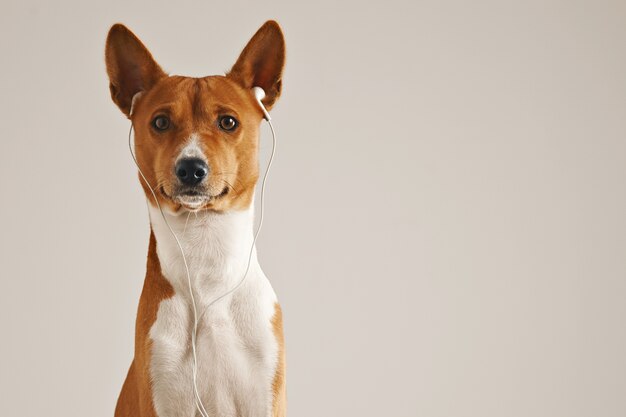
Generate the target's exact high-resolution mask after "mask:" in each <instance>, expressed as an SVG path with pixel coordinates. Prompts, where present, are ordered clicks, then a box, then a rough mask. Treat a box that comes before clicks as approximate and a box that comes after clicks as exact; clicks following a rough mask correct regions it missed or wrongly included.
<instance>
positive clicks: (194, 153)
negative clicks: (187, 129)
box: [176, 133, 206, 161]
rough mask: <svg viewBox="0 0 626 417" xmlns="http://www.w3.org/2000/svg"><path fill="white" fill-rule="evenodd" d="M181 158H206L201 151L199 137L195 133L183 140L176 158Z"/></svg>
mask: <svg viewBox="0 0 626 417" xmlns="http://www.w3.org/2000/svg"><path fill="white" fill-rule="evenodd" d="M183 158H200V159H203V160H206V157H205V156H204V152H202V149H201V148H200V137H199V136H198V134H197V133H192V134H191V135H189V138H188V139H187V140H186V141H185V146H184V147H183V149H182V150H181V151H180V154H179V155H178V158H176V160H177V161H178V160H180V159H183Z"/></svg>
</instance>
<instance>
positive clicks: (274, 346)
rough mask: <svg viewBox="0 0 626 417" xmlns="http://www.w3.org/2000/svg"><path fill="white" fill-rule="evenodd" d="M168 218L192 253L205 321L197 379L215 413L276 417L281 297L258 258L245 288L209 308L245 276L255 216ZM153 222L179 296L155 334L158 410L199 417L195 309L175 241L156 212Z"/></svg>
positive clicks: (161, 312)
mask: <svg viewBox="0 0 626 417" xmlns="http://www.w3.org/2000/svg"><path fill="white" fill-rule="evenodd" d="M166 216H168V222H169V223H170V225H171V226H172V228H173V229H174V232H175V233H176V235H177V236H178V237H179V240H180V242H181V244H182V246H183V250H184V251H185V255H186V258H187V263H188V266H189V271H190V275H191V281H192V287H193V289H194V295H195V298H196V304H197V307H198V308H197V309H198V314H199V315H200V316H201V317H200V321H199V324H198V336H197V343H196V345H197V357H198V377H197V380H198V389H199V392H200V396H201V398H202V402H203V404H204V406H205V407H206V410H207V412H208V414H209V415H210V416H211V417H227V416H228V417H231V416H232V417H267V416H269V415H271V405H272V380H273V377H274V373H275V370H276V364H277V360H278V358H277V356H278V343H277V341H276V339H275V337H274V333H273V329H272V324H271V320H272V317H273V315H274V312H275V303H276V295H275V294H274V291H273V290H272V287H271V285H270V283H269V281H268V280H267V278H266V277H265V275H264V274H263V272H262V271H261V268H260V267H259V265H258V262H257V259H256V254H253V257H252V261H251V265H250V271H249V272H248V275H247V278H246V281H245V282H244V284H243V285H242V286H241V287H239V288H238V289H237V291H235V292H234V293H233V294H231V295H228V296H226V297H225V298H223V299H221V300H219V301H218V302H217V303H215V304H214V305H212V306H211V307H210V308H209V309H206V306H207V305H208V304H209V303H211V302H212V301H213V300H214V299H215V298H217V297H219V296H220V295H222V294H224V293H225V292H226V291H228V290H229V289H230V288H232V287H233V286H234V285H236V284H237V283H238V282H239V281H240V280H241V278H242V277H243V274H244V272H245V269H246V266H247V263H248V256H249V253H250V245H251V244H252V225H253V216H252V212H251V210H248V211H241V212H232V213H227V214H216V213H200V214H198V216H197V217H196V216H195V215H194V214H192V215H191V216H189V217H188V216H187V214H183V215H181V216H171V215H169V214H166ZM150 217H151V223H152V229H153V232H154V234H155V237H156V241H157V254H158V257H159V261H160V264H161V269H162V272H163V275H164V277H165V278H166V279H167V280H168V281H169V282H170V283H171V284H172V287H173V288H174V292H175V295H174V296H173V297H172V298H170V299H167V300H165V301H162V302H161V304H160V306H159V309H158V313H157V319H156V321H155V323H154V325H153V326H152V328H151V330H150V339H151V342H152V346H151V352H152V358H151V366H150V372H151V377H152V388H153V400H154V405H155V409H156V412H157V414H158V415H159V417H174V416H180V417H192V416H196V415H199V414H198V413H197V412H196V407H195V404H194V394H193V382H192V381H193V379H192V363H193V362H192V355H191V338H190V334H191V329H192V326H193V310H192V308H191V300H190V295H189V286H188V281H187V273H186V270H185V268H184V264H183V261H182V257H181V254H180V250H179V248H178V246H177V245H176V241H175V240H174V238H173V236H172V235H171V234H170V231H169V229H168V228H167V226H166V225H165V223H164V221H163V219H162V218H161V214H160V213H159V212H158V210H157V209H155V208H154V207H152V206H150Z"/></svg>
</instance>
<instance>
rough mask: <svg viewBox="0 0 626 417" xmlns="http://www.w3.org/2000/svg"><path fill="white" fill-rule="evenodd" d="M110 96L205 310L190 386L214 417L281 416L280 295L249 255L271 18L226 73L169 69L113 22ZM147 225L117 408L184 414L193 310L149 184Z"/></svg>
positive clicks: (278, 73) (191, 410)
mask: <svg viewBox="0 0 626 417" xmlns="http://www.w3.org/2000/svg"><path fill="white" fill-rule="evenodd" d="M105 59H106V67H107V72H108V75H109V80H110V90H111V97H112V98H113V101H114V102H115V104H117V106H118V107H119V108H120V110H122V112H123V113H124V114H125V115H126V116H127V117H128V118H129V119H130V120H131V122H132V124H133V126H134V131H135V153H136V158H137V162H138V164H139V167H140V168H141V171H142V172H143V173H144V175H145V176H146V179H147V181H148V182H149V183H150V185H151V186H152V187H153V188H154V190H155V191H156V194H157V196H158V199H159V202H160V204H161V206H162V207H163V208H164V212H165V216H166V217H167V220H168V223H169V224H170V225H171V227H172V228H173V230H174V232H175V233H176V235H177V236H178V237H179V238H180V242H181V245H182V247H183V249H184V252H185V254H186V258H187V263H188V265H189V270H190V276H191V283H192V287H193V291H194V294H195V300H196V304H197V306H198V312H199V314H200V313H202V312H204V314H202V316H201V317H200V321H199V324H198V328H197V332H198V333H197V343H196V345H197V354H198V376H197V386H198V389H199V394H200V397H201V399H202V402H203V404H204V406H205V407H206V411H207V412H208V414H209V416H211V417H214V416H215V417H222V416H229V417H230V416H233V417H235V416H237V417H268V416H284V415H285V350H284V343H283V332H282V315H281V310H280V307H279V305H278V303H277V300H276V295H275V293H274V291H273V289H272V287H271V285H270V283H269V281H268V280H267V278H266V277H265V275H264V274H263V271H262V270H261V268H260V266H259V264H258V261H257V258H256V254H253V256H252V260H251V264H250V270H249V272H248V275H247V278H246V280H245V282H244V283H243V284H242V285H241V286H240V287H239V288H238V289H237V291H235V292H234V293H232V294H230V295H228V296H227V297H225V298H223V299H221V300H220V301H219V302H218V303H216V304H214V305H212V306H211V307H210V308H209V309H208V310H206V311H204V310H205V307H206V306H207V304H208V303H210V302H211V301H213V300H214V299H215V298H217V297H218V296H220V295H222V294H224V293H226V292H227V291H228V290H229V289H231V288H232V287H233V286H234V285H236V284H237V283H238V282H239V281H240V280H241V278H242V276H243V274H244V272H245V270H246V267H247V265H248V259H249V253H250V248H251V246H252V244H253V206H254V205H253V198H254V188H255V184H256V182H257V179H258V176H259V166H258V165H259V164H258V149H259V126H260V123H261V121H262V118H263V112H262V110H261V108H260V106H259V105H258V103H257V102H256V100H255V97H254V95H253V92H252V88H253V87H255V86H258V87H261V88H263V90H265V93H266V95H265V98H264V99H263V104H264V105H265V107H266V108H267V109H268V110H269V109H270V108H271V107H272V106H273V105H274V103H275V102H276V100H277V99H278V97H279V96H280V93H281V81H282V71H283V66H284V60H285V42H284V38H283V34H282V32H281V29H280V27H279V26H278V24H277V23H276V22H274V21H268V22H266V23H265V24H264V25H263V26H262V27H261V28H260V29H259V30H258V31H257V33H256V34H255V35H254V36H253V37H252V39H251V40H250V42H249V43H248V44H247V46H246V47H245V48H244V50H243V52H242V53H241V55H240V56H239V59H238V60H237V62H236V63H235V65H234V66H233V68H232V69H231V70H230V72H229V73H228V74H226V75H225V76H221V75H217V76H209V77H204V78H191V77H183V76H169V75H168V74H166V73H165V72H164V71H163V70H162V69H161V67H160V66H159V65H158V64H157V63H156V62H155V60H154V59H153V58H152V55H151V54H150V52H149V51H148V50H147V49H146V47H145V46H144V45H143V44H142V43H141V41H140V40H139V39H138V38H137V37H136V36H135V35H134V34H133V33H132V32H131V31H130V30H128V29H127V28H126V27H125V26H123V25H120V24H116V25H114V26H113V27H112V28H111V30H110V31H109V34H108V37H107V41H106V53H105ZM141 184H142V187H143V189H144V192H145V193H146V196H147V199H148V202H149V204H148V207H149V214H150V224H151V235H150V245H149V249H148V261H147V271H146V277H145V282H144V286H143V291H142V293H141V298H140V300H139V308H138V313H137V321H136V333H135V356H134V359H133V362H132V363H131V365H130V369H129V371H128V376H127V377H126V381H125V382H124V385H123V387H122V391H121V394H120V397H119V399H118V402H117V407H116V410H115V416H116V417H149V416H150V417H152V416H159V417H174V416H181V417H191V416H196V415H199V414H198V413H197V411H196V405H195V402H194V389H193V382H192V381H193V379H192V352H191V339H190V338H191V336H190V335H191V330H192V326H193V312H192V307H191V305H192V304H191V300H190V292H189V286H188V282H187V274H186V271H185V267H184V263H183V258H182V256H181V253H180V251H179V248H178V246H177V245H176V242H175V240H174V238H173V236H172V235H171V234H170V232H169V230H168V228H167V224H166V223H165V221H164V219H163V217H162V216H161V214H160V212H159V211H158V208H157V207H156V205H155V202H154V199H153V197H152V194H151V193H150V190H149V189H148V187H147V186H146V184H145V183H144V182H143V181H141Z"/></svg>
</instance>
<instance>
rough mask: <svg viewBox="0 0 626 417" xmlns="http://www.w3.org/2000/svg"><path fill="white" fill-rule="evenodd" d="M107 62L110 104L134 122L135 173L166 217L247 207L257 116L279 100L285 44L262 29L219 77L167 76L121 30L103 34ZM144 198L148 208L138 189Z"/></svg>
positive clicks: (272, 26)
mask: <svg viewBox="0 0 626 417" xmlns="http://www.w3.org/2000/svg"><path fill="white" fill-rule="evenodd" d="M105 60H106V67H107V72H108V74H109V80H110V84H109V88H110V90H111V97H112V98H113V101H114V102H115V104H117V106H118V107H119V108H120V110H122V112H123V113H124V114H125V115H126V116H127V117H128V118H129V119H130V120H131V121H132V124H133V129H134V131H135V153H136V157H137V162H138V164H139V166H140V168H141V171H142V172H143V173H144V175H145V176H146V179H147V180H148V182H149V183H150V185H151V186H152V187H153V188H154V191H155V192H156V194H157V197H158V198H159V202H160V204H161V205H163V206H164V207H166V208H167V209H169V211H171V212H182V211H185V210H189V211H196V210H203V209H209V210H215V211H226V210H230V209H242V208H246V207H248V206H249V205H250V204H251V202H252V198H253V194H254V186H255V184H256V181H257V179H258V176H259V174H258V158H257V154H258V139H259V125H260V122H261V120H262V118H263V112H262V110H261V108H260V106H259V105H258V103H257V101H256V99H255V97H254V93H253V91H252V88H253V87H255V86H258V87H261V88H262V89H263V90H264V91H265V98H264V99H263V104H264V105H265V107H266V108H267V109H268V110H269V109H271V107H272V106H273V105H274V104H275V102H276V100H277V99H278V97H279V96H280V93H281V81H282V70H283V66H284V61H285V41H284V38H283V34H282V32H281V30H280V27H279V26H278V24H277V23H276V22H274V21H268V22H266V23H265V24H264V25H263V26H262V27H261V28H260V29H259V30H258V31H257V33H256V34H255V35H254V36H253V37H252V39H251V40H250V42H248V44H247V45H246V47H245V48H244V50H243V52H242V53H241V55H240V56H239V59H238V60H237V62H236V63H235V65H234V66H233V67H232V69H231V70H230V72H228V74H226V75H225V76H220V75H216V76H209V77H204V78H191V77H183V76H169V75H167V74H166V73H165V72H164V71H163V70H162V69H161V67H160V66H159V64H157V63H156V61H155V60H154V59H153V58H152V55H151V54H150V52H149V51H148V50H147V49H146V47H145V46H144V45H143V44H142V43H141V41H140V40H139V39H138V38H137V37H136V36H135V35H134V34H133V33H132V32H131V31H130V30H128V29H127V28H126V27H125V26H123V25H120V24H116V25H114V26H113V27H112V28H111V30H110V31H109V35H108V37H107V41H106V52H105ZM142 186H143V187H144V191H145V192H146V194H147V195H148V198H149V200H152V199H153V198H152V195H151V193H150V191H149V189H148V188H147V187H146V185H145V184H144V183H143V181H142Z"/></svg>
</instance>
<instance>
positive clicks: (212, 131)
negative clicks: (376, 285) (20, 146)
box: [105, 21, 286, 417]
mask: <svg viewBox="0 0 626 417" xmlns="http://www.w3.org/2000/svg"><path fill="white" fill-rule="evenodd" d="M105 60H106V67H107V72H108V75H109V80H110V85H109V89H110V92H111V98H112V99H113V101H114V102H115V103H116V104H117V106H118V107H119V108H120V110H121V111H122V112H123V113H124V114H125V115H126V116H127V117H128V118H129V119H131V121H132V124H133V128H134V131H135V153H136V157H137V161H138V163H139V166H140V167H141V170H142V171H143V173H144V175H145V176H146V178H147V180H148V182H149V183H150V184H151V186H152V187H153V188H154V190H155V192H156V194H157V197H158V199H159V203H160V204H161V205H162V206H164V207H167V208H169V209H170V210H173V211H178V210H182V209H183V207H181V205H180V204H179V203H177V201H176V199H175V198H172V195H173V194H174V192H175V185H176V181H177V180H176V177H175V173H174V164H175V158H176V156H177V155H178V154H179V153H180V150H181V149H182V147H183V146H184V144H185V141H186V140H187V139H188V138H189V137H190V135H191V134H192V133H193V134H196V135H198V137H199V146H200V147H201V148H202V151H203V153H204V154H205V155H206V156H207V158H208V161H207V163H208V165H209V167H210V172H209V176H208V179H207V185H206V192H207V193H208V194H209V195H211V196H213V197H212V198H211V199H210V201H208V202H207V203H206V204H205V205H204V206H203V207H202V209H203V210H214V211H226V210H233V209H243V208H246V207H248V206H250V204H252V198H253V193H254V186H255V184H256V182H257V179H258V138H259V124H260V121H261V119H262V117H263V113H262V111H261V109H260V108H259V106H258V104H257V103H256V102H255V99H254V97H253V95H252V92H251V90H250V89H251V87H253V86H259V87H261V88H263V89H264V90H265V92H266V97H265V99H264V100H263V103H264V105H265V106H266V108H267V109H268V110H269V109H270V108H271V107H272V106H273V105H274V104H275V102H276V100H277V99H278V97H279V96H280V93H281V89H282V71H283V66H284V60H285V44H284V39H283V35H282V32H281V30H280V27H279V26H278V24H277V23H276V22H274V21H269V22H266V23H265V24H264V25H263V26H262V27H261V28H260V29H259V30H258V31H257V33H256V34H255V35H254V36H253V38H252V39H251V40H250V42H249V43H248V45H246V47H245V48H244V50H243V52H242V53H241V55H240V57H239V59H238V60H237V62H236V63H235V65H234V66H233V68H232V70H231V71H230V72H229V73H228V74H227V75H225V76H209V77H203V78H191V77H182V76H168V75H167V74H166V73H165V72H164V71H163V70H162V69H161V67H160V66H159V65H158V64H157V63H156V61H155V60H154V59H153V57H152V55H151V54H150V52H149V51H148V49H147V48H146V47H145V46H144V45H143V44H142V43H141V41H140V40H139V39H138V38H137V37H136V36H135V35H134V34H133V33H132V32H131V31H130V30H128V29H127V28H126V27H125V26H123V25H121V24H116V25H114V26H113V27H112V28H111V30H110V31H109V35H108V37H107V43H106V52H105ZM138 93H141V94H140V95H137V94H138ZM133 98H134V100H133ZM133 101H134V102H133ZM131 110H132V114H131ZM158 115H166V116H168V117H169V119H170V121H171V124H170V128H169V129H168V130H167V131H164V132H159V131H156V130H155V129H154V128H153V127H152V121H153V120H154V118H155V117H156V116H158ZM224 115H229V116H233V117H235V119H237V120H238V121H239V122H240V125H239V127H238V128H237V129H236V130H234V131H232V132H227V131H224V130H221V129H220V128H219V126H218V120H219V117H220V116H224ZM140 181H141V180H140ZM141 184H142V187H143V189H144V192H145V193H146V196H147V198H148V199H150V200H152V199H153V197H152V195H151V193H150V191H149V189H148V187H147V186H146V184H145V183H143V181H141ZM224 190H226V191H227V193H226V194H224V193H223V191H224ZM173 295H174V290H173V288H172V287H171V285H170V284H169V283H168V281H167V280H166V279H165V278H164V277H163V275H162V273H161V267H160V264H159V260H158V257H157V253H156V240H155V237H154V235H153V234H151V236H150V246H149V250H148V262H147V271H146V278H145V282H144V287H143V291H142V294H141V298H140V301H139V308H138V312H137V321H136V333H135V357H134V359H133V362H132V364H131V366H130V369H129V371H128V375H127V377H126V381H125V382H124V385H123V387H122V392H121V394H120V397H119V399H118V402H117V407H116V410H115V416H116V417H156V413H155V410H154V406H153V400H152V388H151V381H150V356H151V344H150V338H149V331H150V328H151V327H152V325H153V324H154V322H155V320H156V314H157V311H158V308H159V304H160V303H161V301H163V300H165V299H167V298H170V297H172V296H173ZM272 326H273V329H274V334H275V336H276V339H277V341H278V344H279V363H278V367H277V370H276V375H275V377H274V380H273V385H272V389H273V410H274V416H275V417H278V416H280V417H284V416H285V406H286V402H285V353H284V341H283V332H282V313H281V310H280V306H278V304H277V305H276V313H275V315H274V317H273V319H272Z"/></svg>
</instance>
